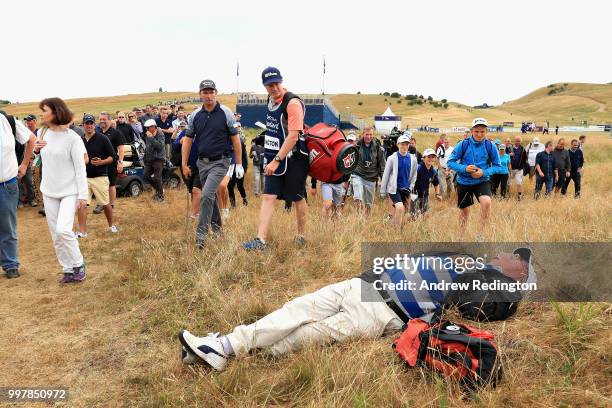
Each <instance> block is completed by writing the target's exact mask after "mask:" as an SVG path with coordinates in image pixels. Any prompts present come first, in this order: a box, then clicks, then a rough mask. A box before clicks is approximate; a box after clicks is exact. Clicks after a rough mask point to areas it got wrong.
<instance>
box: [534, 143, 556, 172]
mask: <svg viewBox="0 0 612 408" xmlns="http://www.w3.org/2000/svg"><path fill="white" fill-rule="evenodd" d="M535 162H536V166H537V165H538V164H539V165H540V170H542V173H544V177H546V178H549V177H554V175H555V156H553V154H552V153H548V152H547V151H546V150H544V151H542V152H540V153H538V155H537V156H536V161H535Z"/></svg>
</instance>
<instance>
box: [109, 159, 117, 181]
mask: <svg viewBox="0 0 612 408" xmlns="http://www.w3.org/2000/svg"><path fill="white" fill-rule="evenodd" d="M106 172H107V173H108V185H109V186H110V187H113V186H115V185H117V163H115V162H113V163H112V164H110V165H109V166H108V168H107V169H106Z"/></svg>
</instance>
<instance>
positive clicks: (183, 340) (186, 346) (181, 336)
mask: <svg viewBox="0 0 612 408" xmlns="http://www.w3.org/2000/svg"><path fill="white" fill-rule="evenodd" d="M184 332H185V330H181V331H180V332H179V334H178V339H179V341H180V342H181V344H182V345H183V347H185V349H186V350H187V351H189V352H190V353H191V354H193V355H195V356H197V353H195V352H194V351H193V349H192V348H191V347H190V346H189V344H187V342H186V341H185V339H184V338H183V333H184ZM198 358H199V356H198Z"/></svg>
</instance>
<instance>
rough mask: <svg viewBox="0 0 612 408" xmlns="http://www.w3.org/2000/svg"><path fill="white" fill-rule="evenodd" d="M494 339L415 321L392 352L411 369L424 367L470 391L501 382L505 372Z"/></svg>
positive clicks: (481, 332)
mask: <svg viewBox="0 0 612 408" xmlns="http://www.w3.org/2000/svg"><path fill="white" fill-rule="evenodd" d="M494 339H495V335H494V334H493V333H491V332H489V331H486V330H480V329H476V328H474V327H471V326H468V325H465V324H461V323H453V322H450V321H438V322H436V323H433V324H431V325H430V324H429V323H426V322H424V321H423V320H420V319H412V320H410V321H409V322H408V324H407V327H406V329H405V330H404V332H403V333H402V334H401V335H400V337H399V338H398V339H397V340H395V341H394V342H393V350H394V351H395V352H396V353H397V354H399V356H400V357H401V358H402V359H403V360H404V361H405V362H406V364H408V366H410V367H416V366H419V367H425V368H428V369H430V370H432V371H434V372H436V373H439V374H441V375H442V376H443V377H446V378H456V379H458V380H459V382H460V384H461V386H462V387H463V388H465V389H467V390H477V389H480V388H482V387H484V386H486V385H488V384H491V385H492V386H493V387H495V386H496V385H497V383H499V382H500V381H501V379H502V376H503V371H502V367H501V364H500V361H499V357H498V355H499V352H498V350H497V346H496V345H495V342H494Z"/></svg>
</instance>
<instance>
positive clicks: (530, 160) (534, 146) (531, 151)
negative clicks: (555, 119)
mask: <svg viewBox="0 0 612 408" xmlns="http://www.w3.org/2000/svg"><path fill="white" fill-rule="evenodd" d="M545 148H546V147H545V146H544V144H543V143H540V138H539V137H537V136H536V137H534V138H533V142H531V143H529V144H528V145H527V147H526V148H525V151H526V152H527V165H528V166H529V181H531V180H533V176H534V175H535V171H536V170H535V165H536V156H537V155H538V153H540V152H543V151H544V149H545Z"/></svg>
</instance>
